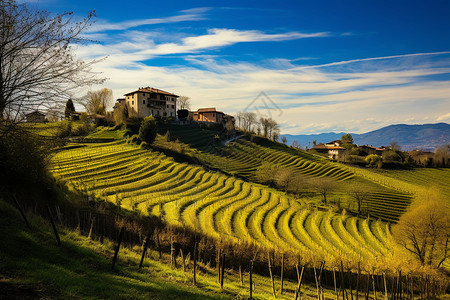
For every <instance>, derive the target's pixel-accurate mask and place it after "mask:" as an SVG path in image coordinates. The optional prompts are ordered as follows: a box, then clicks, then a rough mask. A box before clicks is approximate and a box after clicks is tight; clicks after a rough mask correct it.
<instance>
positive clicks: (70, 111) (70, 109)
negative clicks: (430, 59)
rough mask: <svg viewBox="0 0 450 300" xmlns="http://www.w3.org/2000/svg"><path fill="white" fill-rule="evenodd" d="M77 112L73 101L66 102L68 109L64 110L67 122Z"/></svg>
mask: <svg viewBox="0 0 450 300" xmlns="http://www.w3.org/2000/svg"><path fill="white" fill-rule="evenodd" d="M74 112H75V105H73V101H72V99H70V98H69V100H67V102H66V108H65V110H64V116H65V118H66V120H68V119H69V118H70V117H71V115H72V114H73V113H74Z"/></svg>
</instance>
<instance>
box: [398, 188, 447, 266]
mask: <svg viewBox="0 0 450 300" xmlns="http://www.w3.org/2000/svg"><path fill="white" fill-rule="evenodd" d="M449 216H450V211H449V208H448V203H447V202H446V201H445V198H443V197H442V196H441V195H440V194H439V192H437V189H432V188H430V189H428V190H427V191H426V192H423V193H422V194H419V195H418V196H417V197H416V199H415V202H414V204H413V205H412V206H411V208H410V209H409V210H408V211H407V212H406V213H405V214H403V215H402V217H401V218H400V220H399V222H398V223H397V224H396V225H395V226H394V227H393V229H392V232H393V236H394V238H395V239H396V240H397V242H399V243H400V244H401V245H402V246H403V247H404V248H405V249H406V250H408V251H409V252H411V253H412V254H413V255H414V256H415V257H416V258H417V259H418V260H419V261H420V262H421V263H422V264H423V265H431V266H434V267H439V266H440V265H441V264H442V262H443V261H444V260H445V259H447V258H448V257H447V256H448V238H449V236H450V219H449Z"/></svg>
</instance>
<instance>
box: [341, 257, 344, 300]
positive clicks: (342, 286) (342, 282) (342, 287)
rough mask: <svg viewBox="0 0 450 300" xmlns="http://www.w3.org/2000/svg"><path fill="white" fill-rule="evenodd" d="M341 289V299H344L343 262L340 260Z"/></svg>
mask: <svg viewBox="0 0 450 300" xmlns="http://www.w3.org/2000/svg"><path fill="white" fill-rule="evenodd" d="M341 290H342V300H345V282H344V264H343V263H342V260H341Z"/></svg>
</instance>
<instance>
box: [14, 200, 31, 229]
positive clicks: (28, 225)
mask: <svg viewBox="0 0 450 300" xmlns="http://www.w3.org/2000/svg"><path fill="white" fill-rule="evenodd" d="M13 198H14V202H15V203H16V206H17V209H18V210H19V212H20V214H21V215H22V218H23V220H24V221H25V224H26V225H27V227H28V229H31V225H30V223H29V222H28V219H27V216H26V215H25V212H24V211H23V209H22V206H20V204H19V201H17V198H16V196H15V195H14V196H13Z"/></svg>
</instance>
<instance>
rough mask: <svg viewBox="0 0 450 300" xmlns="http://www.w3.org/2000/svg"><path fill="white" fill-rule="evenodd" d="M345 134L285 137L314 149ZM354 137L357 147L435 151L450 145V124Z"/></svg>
mask: <svg viewBox="0 0 450 300" xmlns="http://www.w3.org/2000/svg"><path fill="white" fill-rule="evenodd" d="M343 134H345V133H344V132H340V133H334V132H330V133H321V134H310V135H291V134H284V136H285V137H286V139H287V141H288V144H289V145H290V144H291V143H292V142H293V141H294V140H295V141H297V143H299V144H300V145H301V146H302V147H305V146H308V147H312V145H313V141H314V140H316V141H317V143H326V142H331V141H333V140H338V139H340V138H341V136H342V135H343ZM352 136H353V140H354V142H355V143H356V144H357V145H372V146H375V147H379V146H387V145H389V144H390V143H391V142H396V143H397V144H399V145H400V146H401V147H402V150H414V149H423V150H430V151H433V150H435V149H436V148H438V147H440V146H442V145H446V144H450V124H447V123H437V124H424V125H406V124H398V125H389V126H386V127H383V128H380V129H377V130H374V131H370V132H367V133H363V134H356V133H352Z"/></svg>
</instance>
